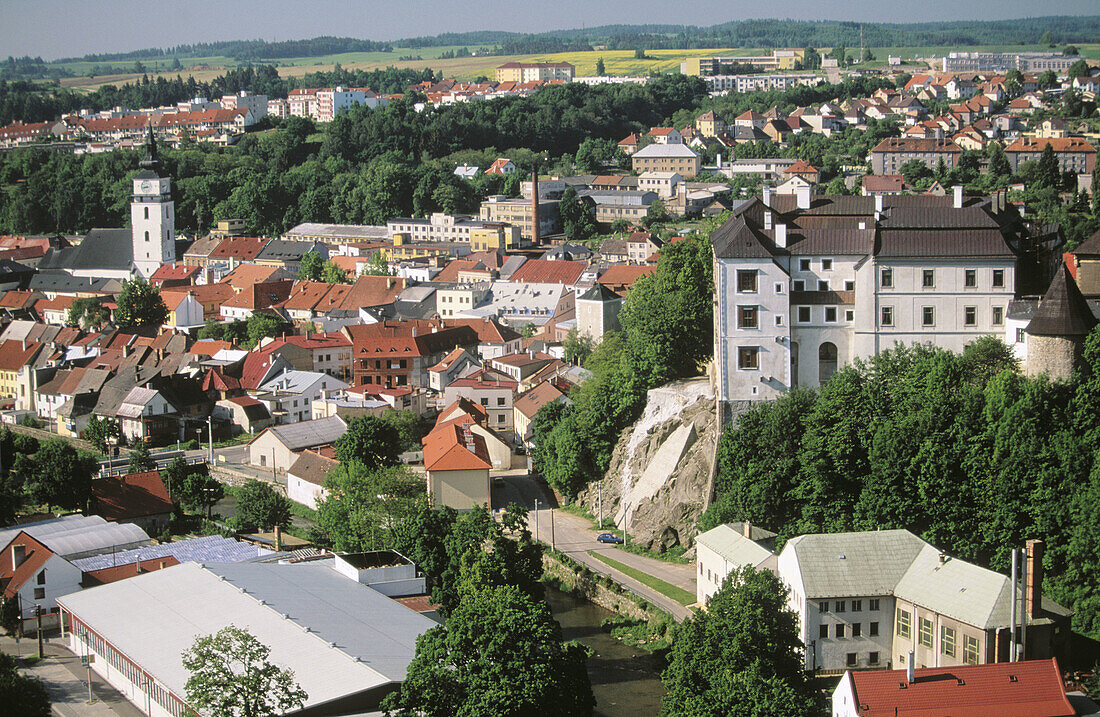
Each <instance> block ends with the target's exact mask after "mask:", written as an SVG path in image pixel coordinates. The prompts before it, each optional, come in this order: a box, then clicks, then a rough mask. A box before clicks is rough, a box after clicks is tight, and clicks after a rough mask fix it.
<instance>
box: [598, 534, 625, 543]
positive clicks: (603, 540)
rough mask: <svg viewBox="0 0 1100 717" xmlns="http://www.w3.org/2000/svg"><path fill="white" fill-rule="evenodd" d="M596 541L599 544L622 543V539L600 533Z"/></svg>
mask: <svg viewBox="0 0 1100 717" xmlns="http://www.w3.org/2000/svg"><path fill="white" fill-rule="evenodd" d="M596 540H598V541H600V542H601V543H621V542H623V539H622V538H620V537H619V536H617V535H614V534H612V533H600V535H599V537H597V538H596Z"/></svg>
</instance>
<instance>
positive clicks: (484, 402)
mask: <svg viewBox="0 0 1100 717" xmlns="http://www.w3.org/2000/svg"><path fill="white" fill-rule="evenodd" d="M481 405H482V406H488V405H489V399H488V398H483V399H481Z"/></svg>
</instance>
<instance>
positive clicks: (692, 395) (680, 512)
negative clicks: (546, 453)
mask: <svg viewBox="0 0 1100 717" xmlns="http://www.w3.org/2000/svg"><path fill="white" fill-rule="evenodd" d="M717 438H718V430H717V426H716V422H715V399H714V388H713V386H712V385H711V382H710V380H709V379H706V378H700V379H695V380H690V381H678V382H675V383H670V384H668V385H666V386H661V387H660V388H655V389H653V390H651V391H650V392H649V393H648V395H647V396H646V407H645V412H644V413H643V414H642V417H641V418H639V419H638V421H637V422H636V423H634V425H632V426H630V427H628V428H627V429H626V430H625V431H624V432H623V435H622V436H621V437H620V438H619V443H618V445H617V446H616V447H615V452H614V453H613V455H612V458H611V465H610V466H609V467H608V470H607V474H606V475H605V476H604V477H603V479H602V480H600V481H598V482H597V483H592V484H590V485H589V486H588V488H587V489H585V490H584V491H583V492H582V493H581V495H580V496H579V498H578V500H579V501H580V502H581V503H582V504H583V505H584V506H585V507H586V508H588V509H589V510H590V511H591V512H592V514H593V515H596V514H597V511H598V510H599V508H600V506H599V503H600V499H601V493H602V503H603V515H604V516H605V518H606V517H612V518H614V520H615V524H616V525H617V526H619V527H620V528H621V527H624V526H625V527H626V529H627V531H628V532H629V533H630V534H631V536H633V538H634V540H635V541H636V542H637V543H638V544H640V545H645V546H648V547H650V548H651V549H653V550H665V549H668V548H670V547H673V546H676V545H685V546H690V545H691V540H692V538H694V537H695V523H696V521H697V520H698V519H699V516H700V515H702V513H703V510H704V508H705V507H706V501H707V493H708V491H709V488H710V476H711V465H712V463H713V460H714V446H715V442H716V441H717Z"/></svg>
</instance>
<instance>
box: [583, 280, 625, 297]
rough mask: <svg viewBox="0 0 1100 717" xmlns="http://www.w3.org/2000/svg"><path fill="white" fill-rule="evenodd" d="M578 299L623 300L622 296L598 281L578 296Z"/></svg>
mask: <svg viewBox="0 0 1100 717" xmlns="http://www.w3.org/2000/svg"><path fill="white" fill-rule="evenodd" d="M577 300H578V301H621V300H622V297H621V296H619V295H618V294H616V293H615V292H614V291H612V290H611V289H608V288H607V287H606V286H604V285H603V284H600V283H599V282H597V283H596V284H595V285H594V286H593V287H592V288H591V289H589V290H588V291H586V292H584V293H583V294H581V295H580V296H578V297H577Z"/></svg>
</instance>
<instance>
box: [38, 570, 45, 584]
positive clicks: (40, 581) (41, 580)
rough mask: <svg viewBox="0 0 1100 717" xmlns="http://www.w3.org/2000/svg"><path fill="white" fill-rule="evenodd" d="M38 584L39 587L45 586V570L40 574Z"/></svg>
mask: <svg viewBox="0 0 1100 717" xmlns="http://www.w3.org/2000/svg"><path fill="white" fill-rule="evenodd" d="M38 584H39V585H45V584H46V571H45V570H42V571H40V572H39V573H38Z"/></svg>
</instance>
